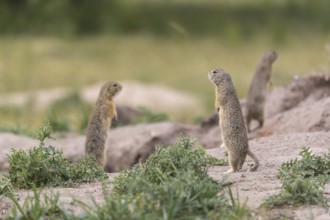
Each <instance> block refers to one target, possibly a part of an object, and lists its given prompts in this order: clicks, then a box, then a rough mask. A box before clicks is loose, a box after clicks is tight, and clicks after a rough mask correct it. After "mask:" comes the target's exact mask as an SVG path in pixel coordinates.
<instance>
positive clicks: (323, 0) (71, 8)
mask: <svg viewBox="0 0 330 220" xmlns="http://www.w3.org/2000/svg"><path fill="white" fill-rule="evenodd" d="M327 8H329V1H327V0H318V1H309V0H272V1H267V2H265V1H261V0H251V1H246V0H239V1H235V3H232V2H228V1H224V0H220V1H214V0H204V1H197V0H195V1H187V0H175V1H168V0H159V1H152V0H142V1H133V0H121V1H120V0H111V1H108V0H94V1H77V0H57V1H56V3H55V2H52V1H43V0H25V1H22V0H17V1H12V0H4V1H2V2H1V4H0V13H1V14H2V17H1V19H0V32H1V33H7V34H10V33H11V34H12V33H19V34H22V33H23V34H26V33H28V34H31V33H32V34H33V33H39V34H51V35H65V36H67V35H69V36H70V35H82V34H84V35H86V34H89V35H90V34H99V33H117V34H131V33H152V34H154V35H161V36H164V35H165V36H166V35H179V36H180V35H182V36H187V35H188V36H204V35H209V34H216V35H218V36H225V37H227V38H236V39H242V38H243V39H244V38H247V37H251V36H252V37H253V36H254V35H255V34H259V33H260V32H268V33H269V35H270V36H271V37H272V38H273V39H274V40H277V41H283V40H285V37H286V34H287V32H294V33H301V32H303V33H305V32H306V30H310V31H311V32H323V33H327V31H329V26H330V25H329V20H330V16H329V13H328V11H327Z"/></svg>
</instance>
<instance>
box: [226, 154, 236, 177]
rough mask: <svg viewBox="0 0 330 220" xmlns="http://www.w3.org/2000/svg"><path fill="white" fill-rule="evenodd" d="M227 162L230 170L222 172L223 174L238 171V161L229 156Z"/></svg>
mask: <svg viewBox="0 0 330 220" xmlns="http://www.w3.org/2000/svg"><path fill="white" fill-rule="evenodd" d="M228 161H229V164H230V167H231V169H229V170H227V171H226V172H224V174H227V173H234V172H236V171H238V167H239V159H237V158H233V157H231V156H230V155H228Z"/></svg>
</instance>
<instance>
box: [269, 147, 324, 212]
mask: <svg viewBox="0 0 330 220" xmlns="http://www.w3.org/2000/svg"><path fill="white" fill-rule="evenodd" d="M299 155H300V156H301V157H302V158H301V159H299V160H298V159H294V160H290V161H288V162H286V163H283V164H282V165H281V167H280V169H279V175H278V176H279V178H280V180H281V182H282V189H281V191H280V193H279V194H276V195H272V196H270V197H269V198H267V199H266V200H265V201H264V203H263V206H264V207H267V208H272V207H278V206H284V205H302V204H309V205H313V204H321V205H323V206H325V207H327V206H328V205H327V199H326V198H325V197H324V196H323V190H324V184H325V183H326V182H328V181H329V180H330V151H329V152H328V153H327V154H324V155H322V156H317V155H314V154H312V151H311V150H310V149H309V148H306V147H304V148H303V149H302V150H301V152H300V153H299Z"/></svg>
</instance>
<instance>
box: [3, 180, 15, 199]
mask: <svg viewBox="0 0 330 220" xmlns="http://www.w3.org/2000/svg"><path fill="white" fill-rule="evenodd" d="M12 192H13V188H12V185H11V183H10V180H9V179H8V177H6V176H1V177H0V199H1V198H2V197H3V196H6V195H10V194H12Z"/></svg>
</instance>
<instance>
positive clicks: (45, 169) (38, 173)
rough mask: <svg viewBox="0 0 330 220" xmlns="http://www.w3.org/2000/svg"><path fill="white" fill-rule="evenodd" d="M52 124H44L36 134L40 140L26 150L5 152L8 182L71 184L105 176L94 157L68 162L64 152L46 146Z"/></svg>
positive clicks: (23, 186)
mask: <svg viewBox="0 0 330 220" xmlns="http://www.w3.org/2000/svg"><path fill="white" fill-rule="evenodd" d="M51 132H52V131H51V128H50V126H49V125H48V124H46V125H44V126H43V127H42V128H41V129H40V130H38V131H37V132H36V134H35V137H36V139H38V140H39V141H40V144H39V145H38V146H36V147H33V148H31V149H30V150H29V151H28V152H25V151H23V150H13V151H12V152H11V154H10V155H9V156H8V159H9V174H8V178H9V180H10V183H11V184H12V186H13V187H15V188H20V189H31V188H33V187H43V186H72V185H74V184H78V183H81V182H91V181H97V180H104V179H107V175H106V174H105V173H104V172H103V169H102V167H100V166H99V165H98V164H97V162H96V160H95V158H93V157H91V156H85V157H84V158H82V159H81V160H80V161H78V162H76V163H73V164H71V163H70V162H69V161H68V160H67V159H66V158H65V157H64V155H63V152H62V151H60V150H57V149H55V148H54V147H52V146H48V147H45V139H47V138H52V137H51Z"/></svg>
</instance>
